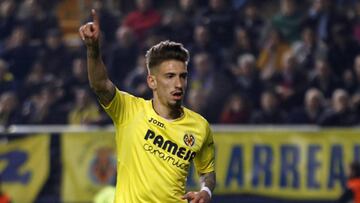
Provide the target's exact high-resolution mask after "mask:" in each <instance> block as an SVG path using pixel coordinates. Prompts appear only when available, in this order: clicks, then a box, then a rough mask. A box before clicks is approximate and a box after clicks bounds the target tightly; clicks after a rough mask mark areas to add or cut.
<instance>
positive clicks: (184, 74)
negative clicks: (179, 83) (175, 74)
mask: <svg viewBox="0 0 360 203" xmlns="http://www.w3.org/2000/svg"><path fill="white" fill-rule="evenodd" d="M187 75H188V74H187V73H182V74H180V77H181V78H182V79H186V78H187Z"/></svg>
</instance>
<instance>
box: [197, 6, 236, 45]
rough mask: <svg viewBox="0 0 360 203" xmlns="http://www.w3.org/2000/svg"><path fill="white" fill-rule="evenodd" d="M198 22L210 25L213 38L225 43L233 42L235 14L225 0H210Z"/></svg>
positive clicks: (200, 13) (200, 14)
mask: <svg viewBox="0 0 360 203" xmlns="http://www.w3.org/2000/svg"><path fill="white" fill-rule="evenodd" d="M197 22H198V23H201V24H204V25H207V26H208V27H209V31H210V35H211V39H212V40H214V41H216V42H218V43H220V44H224V45H230V44H231V43H232V39H233V32H234V15H233V11H232V10H231V9H230V7H229V6H228V5H227V2H226V1H225V0H209V5H208V6H207V7H206V8H205V9H204V10H202V11H200V12H199V16H198V20H197Z"/></svg>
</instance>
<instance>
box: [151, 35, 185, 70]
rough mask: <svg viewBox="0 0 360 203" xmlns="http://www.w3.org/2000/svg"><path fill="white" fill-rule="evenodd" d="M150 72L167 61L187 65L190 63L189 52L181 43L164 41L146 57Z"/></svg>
mask: <svg viewBox="0 0 360 203" xmlns="http://www.w3.org/2000/svg"><path fill="white" fill-rule="evenodd" d="M145 58H146V67H147V68H148V71H149V72H150V70H152V69H153V68H154V67H156V66H158V65H160V64H161V63H162V62H164V61H167V60H171V59H173V60H178V61H182V62H184V63H185V64H187V63H188V62H189V58H190V56H189V52H188V50H186V49H185V48H184V46H183V45H182V44H181V43H176V42H172V41H168V40H167V41H162V42H160V43H158V44H156V45H154V46H153V47H151V48H150V49H149V50H148V51H147V52H146V55H145Z"/></svg>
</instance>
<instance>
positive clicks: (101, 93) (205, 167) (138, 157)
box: [79, 10, 216, 203]
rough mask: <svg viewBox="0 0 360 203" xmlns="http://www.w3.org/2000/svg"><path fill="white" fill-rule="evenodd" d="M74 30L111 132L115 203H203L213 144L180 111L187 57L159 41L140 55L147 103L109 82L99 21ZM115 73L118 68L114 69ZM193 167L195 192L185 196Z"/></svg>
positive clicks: (195, 118) (202, 127) (189, 114)
mask: <svg viewBox="0 0 360 203" xmlns="http://www.w3.org/2000/svg"><path fill="white" fill-rule="evenodd" d="M92 17H93V22H89V23H87V24H85V25H83V26H81V27H80V29H79V33H80V36H81V39H82V40H83V41H84V43H85V45H86V47H87V60H88V77H89V83H90V86H91V88H92V89H93V91H94V92H95V94H96V95H97V97H98V99H99V101H100V104H101V105H102V107H103V108H104V109H105V111H106V112H107V113H108V115H109V116H110V117H111V119H112V120H113V123H114V126H115V129H116V136H115V141H116V148H117V172H118V173H117V184H116V194H115V202H119V203H120V202H121V203H138V202H139V203H140V202H141V203H145V202H149V203H159V202H161V203H162V202H166V203H178V202H184V203H185V202H187V201H186V200H188V201H190V202H192V203H208V202H210V200H211V193H212V191H213V190H214V187H215V182H216V180H215V169H214V142H213V136H212V133H211V131H210V127H209V124H208V122H207V121H206V120H205V119H204V118H203V117H201V116H200V115H199V114H197V113H195V112H193V111H191V110H189V109H187V108H185V107H183V106H182V100H183V98H184V94H185V89H186V84H187V75H188V72H187V63H188V60H189V53H188V51H187V50H186V49H185V48H184V47H183V46H182V45H181V44H179V43H175V42H170V41H164V42H161V43H159V44H157V45H155V46H153V47H152V48H151V49H150V50H149V51H148V52H147V53H146V62H147V68H148V76H147V83H148V86H149V87H150V89H151V90H152V92H153V99H152V100H144V99H142V98H138V97H134V96H132V95H130V94H128V93H126V92H122V91H120V90H118V89H117V88H116V87H115V86H114V84H113V83H112V82H111V81H110V80H109V77H108V75H107V72H106V68H105V65H104V63H103V61H102V59H101V53H100V48H99V46H100V45H99V38H100V37H99V36H100V25H99V18H98V16H97V14H96V12H95V10H92ZM118 68H121V67H118ZM192 161H193V162H194V165H195V168H196V170H197V172H198V173H199V175H200V181H201V186H202V187H201V190H200V191H198V192H194V191H191V192H188V193H186V194H185V182H186V177H187V175H188V171H189V166H190V163H191V162H192Z"/></svg>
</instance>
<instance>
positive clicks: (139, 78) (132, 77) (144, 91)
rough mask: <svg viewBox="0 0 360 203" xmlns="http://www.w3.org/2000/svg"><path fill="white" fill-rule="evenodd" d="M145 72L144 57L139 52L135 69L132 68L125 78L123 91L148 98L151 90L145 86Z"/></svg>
mask: <svg viewBox="0 0 360 203" xmlns="http://www.w3.org/2000/svg"><path fill="white" fill-rule="evenodd" d="M147 74H148V73H147V69H146V62H145V57H144V55H143V54H139V55H138V59H137V64H136V67H135V69H133V70H132V71H131V72H130V73H129V74H128V75H127V77H126V79H125V82H124V89H125V91H127V92H129V93H130V94H133V95H135V96H138V97H142V98H145V99H150V98H151V91H150V90H149V88H148V86H147V81H146V77H147Z"/></svg>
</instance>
